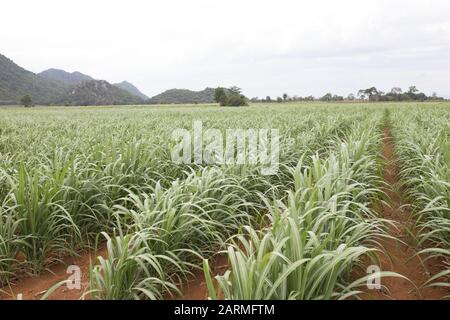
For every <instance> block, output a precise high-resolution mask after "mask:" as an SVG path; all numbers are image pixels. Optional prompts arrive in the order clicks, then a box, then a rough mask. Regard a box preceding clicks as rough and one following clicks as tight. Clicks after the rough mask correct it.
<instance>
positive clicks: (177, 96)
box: [148, 88, 214, 104]
mask: <svg viewBox="0 0 450 320" xmlns="http://www.w3.org/2000/svg"><path fill="white" fill-rule="evenodd" d="M148 102H149V103H151V104H172V103H213V102H214V89H212V88H206V89H205V90H202V91H192V90H187V89H170V90H167V91H164V92H163V93H160V94H158V95H156V96H154V97H152V98H150V100H148Z"/></svg>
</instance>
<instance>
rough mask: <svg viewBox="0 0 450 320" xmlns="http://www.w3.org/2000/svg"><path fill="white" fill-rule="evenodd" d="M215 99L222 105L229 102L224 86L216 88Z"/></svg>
mask: <svg viewBox="0 0 450 320" xmlns="http://www.w3.org/2000/svg"><path fill="white" fill-rule="evenodd" d="M214 100H215V101H216V102H217V103H219V104H220V105H221V106H224V105H226V103H227V94H226V92H225V89H224V88H222V87H218V88H216V89H215V90H214Z"/></svg>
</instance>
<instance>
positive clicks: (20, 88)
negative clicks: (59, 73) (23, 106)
mask: <svg viewBox="0 0 450 320" xmlns="http://www.w3.org/2000/svg"><path fill="white" fill-rule="evenodd" d="M67 88H68V86H67V85H66V84H64V83H62V82H59V81H53V80H49V79H45V78H43V77H41V76H39V75H37V74H34V73H33V72H30V71H27V70H25V69H23V68H21V67H19V66H18V65H17V64H15V63H14V62H13V61H12V60H10V59H8V58H7V57H5V56H3V55H1V54H0V104H3V105H5V104H18V103H19V101H20V99H21V98H22V97H23V96H24V95H29V96H31V98H32V99H33V102H34V103H36V104H50V103H51V102H52V101H54V99H55V97H58V96H60V95H61V94H63V93H64V92H65V91H66V90H67Z"/></svg>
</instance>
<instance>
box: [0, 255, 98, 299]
mask: <svg viewBox="0 0 450 320" xmlns="http://www.w3.org/2000/svg"><path fill="white" fill-rule="evenodd" d="M97 256H102V257H106V247H102V248H101V249H100V250H99V251H98V252H97V253H96V254H95V253H91V254H89V253H84V254H81V256H79V257H70V258H66V259H64V263H58V264H55V265H53V266H50V267H49V269H50V270H51V272H50V271H45V272H43V273H42V274H40V275H39V276H28V277H25V278H21V279H19V280H17V281H13V282H12V283H11V284H10V285H9V286H5V287H3V288H0V290H1V291H0V300H12V299H17V298H18V295H19V294H22V299H23V300H39V299H41V297H42V296H43V295H44V294H45V293H46V292H47V290H48V289H50V288H51V287H52V286H54V285H55V284H57V283H58V282H60V281H63V280H67V279H68V277H69V276H70V275H71V274H68V273H67V267H68V266H70V265H76V266H79V267H80V269H81V289H79V290H77V289H68V288H67V286H66V285H62V286H60V287H59V288H58V289H56V290H55V291H54V292H53V293H52V294H51V295H50V296H49V297H48V299H49V300H78V299H80V298H81V297H82V296H83V293H84V292H85V290H86V289H87V288H88V287H89V263H90V259H91V261H92V263H95V260H96V257H97ZM2 291H4V292H2Z"/></svg>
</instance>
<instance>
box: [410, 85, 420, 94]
mask: <svg viewBox="0 0 450 320" xmlns="http://www.w3.org/2000/svg"><path fill="white" fill-rule="evenodd" d="M417 92H419V90H418V89H417V87H416V86H410V87H409V89H408V93H413V94H415V93H417Z"/></svg>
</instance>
